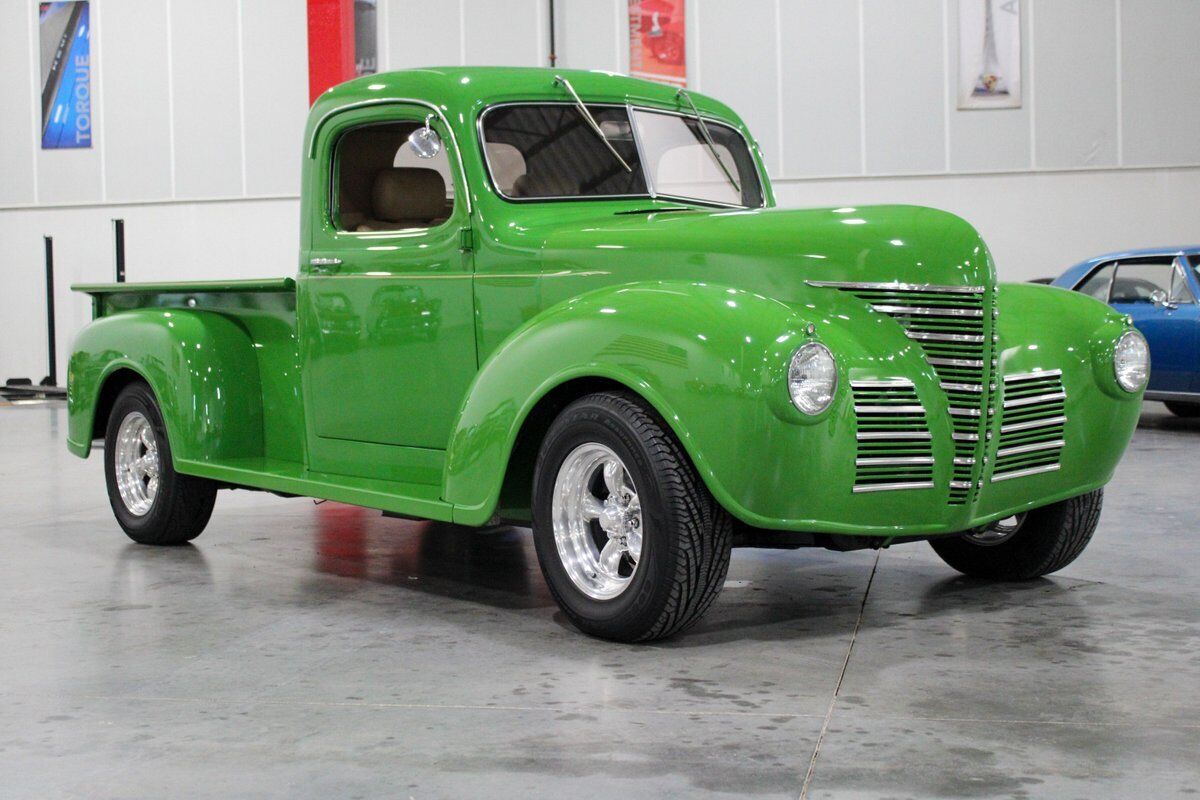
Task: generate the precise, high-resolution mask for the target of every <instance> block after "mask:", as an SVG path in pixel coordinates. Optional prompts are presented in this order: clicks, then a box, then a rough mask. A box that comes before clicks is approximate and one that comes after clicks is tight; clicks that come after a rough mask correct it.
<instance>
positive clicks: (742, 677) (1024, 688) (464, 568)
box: [0, 404, 1200, 800]
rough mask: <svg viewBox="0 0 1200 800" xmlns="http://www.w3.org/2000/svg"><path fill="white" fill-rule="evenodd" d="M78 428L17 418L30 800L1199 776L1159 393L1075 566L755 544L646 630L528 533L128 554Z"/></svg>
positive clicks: (10, 494) (1187, 430)
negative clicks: (1008, 565)
mask: <svg viewBox="0 0 1200 800" xmlns="http://www.w3.org/2000/svg"><path fill="white" fill-rule="evenodd" d="M65 429H66V416H65V411H64V409H63V408H62V407H61V406H59V405H51V406H47V405H29V406H8V407H0V498H2V500H3V503H2V506H0V507H2V509H3V521H0V797H2V798H54V797H80V798H108V797H145V798H162V797H190V798H234V797H238V798H240V797H250V798H260V797H261V798H266V797H272V798H274V797H280V798H321V799H322V800H325V799H326V798H339V800H341V799H342V798H355V797H388V798H405V797H413V798H471V797H487V798H535V797H537V798H542V797H545V798H604V797H621V798H643V797H654V798H658V797H680V798H709V797H732V796H755V797H787V798H797V797H810V798H832V797H839V798H841V797H846V798H884V797H887V798H908V797H912V798H930V797H1018V798H1025V797H1028V798H1042V797H1055V798H1088V799H1089V800H1091V799H1092V798H1100V797H1113V798H1129V797H1147V798H1166V797H1187V796H1195V795H1196V794H1197V792H1200V644H1198V643H1200V638H1198V635H1200V526H1198V524H1197V519H1198V516H1200V515H1198V513H1197V512H1198V511H1200V500H1198V497H1200V481H1198V480H1197V479H1198V478H1200V468H1198V467H1197V458H1198V456H1200V421H1180V420H1176V419H1174V418H1172V417H1170V416H1169V415H1167V414H1166V412H1165V410H1164V409H1163V408H1162V406H1159V405H1157V404H1147V406H1146V409H1145V413H1144V415H1143V418H1142V424H1141V426H1140V427H1139V429H1138V432H1137V436H1136V438H1135V439H1134V442H1133V445H1132V447H1131V449H1130V451H1129V453H1128V455H1127V456H1126V458H1125V460H1124V462H1123V464H1122V466H1121V468H1120V470H1119V472H1118V474H1117V477H1116V479H1115V481H1114V482H1113V484H1112V486H1111V487H1110V489H1109V493H1108V498H1107V504H1106V509H1105V512H1104V515H1103V517H1102V520H1101V526H1100V530H1099V532H1098V533H1097V535H1096V538H1095V540H1094V541H1093V543H1092V545H1091V547H1090V548H1089V549H1088V550H1087V552H1085V553H1084V555H1083V556H1082V557H1081V558H1080V559H1079V560H1078V561H1076V562H1075V563H1074V564H1072V565H1071V566H1070V567H1068V568H1067V569H1066V570H1064V571H1063V572H1062V573H1061V574H1059V575H1056V576H1054V577H1052V578H1050V579H1047V580H1041V581H1036V582H1033V583H1028V584H1022V585H1007V586H1003V585H987V584H983V583H977V582H973V581H970V580H966V579H963V578H959V577H956V575H955V573H953V572H951V571H950V570H949V569H948V568H946V567H944V566H943V565H942V564H941V563H940V562H939V561H938V560H937V559H936V557H935V556H934V555H933V553H932V551H930V550H929V549H928V547H926V546H925V545H922V544H916V545H905V546H898V547H896V548H894V549H892V550H888V551H885V552H883V553H881V554H879V555H878V556H877V555H876V554H875V553H871V552H859V553H848V554H838V553H830V552H825V551H819V550H810V551H804V550H801V551H795V552H773V551H752V550H741V551H736V552H735V553H734V557H733V566H732V569H731V570H730V574H729V582H728V584H727V585H726V587H725V591H724V593H723V594H722V595H721V597H720V599H719V600H718V601H717V604H716V605H715V606H714V608H713V610H712V611H711V612H710V613H709V615H708V617H707V618H706V619H705V620H704V621H703V622H702V623H701V625H700V627H699V628H697V629H695V630H693V631H692V632H691V633H689V634H687V635H685V636H683V637H682V638H679V639H677V640H674V641H670V642H666V643H660V644H655V645H649V646H638V647H630V646H620V645H614V644H607V643H604V642H599V641H595V640H591V639H588V638H585V637H583V636H581V635H580V634H578V633H576V632H575V631H573V630H572V629H571V628H570V627H569V626H568V625H567V624H566V623H565V621H564V619H563V617H562V615H561V614H560V613H559V612H558V610H557V609H556V607H555V606H554V604H553V602H552V601H551V599H550V598H549V596H548V595H547V593H546V590H545V587H544V585H543V583H542V578H541V575H540V573H539V572H538V567H537V563H536V561H535V558H534V555H533V549H532V547H531V544H530V540H529V534H528V531H525V530H514V529H505V530H498V531H492V532H487V533H478V532H473V531H469V530H465V529H460V528H454V527H450V526H443V525H433V524H425V523H411V522H403V521H399V520H388V519H383V518H381V517H380V516H379V515H378V514H376V513H372V512H368V511H364V510H361V509H356V508H351V507H347V506H338V505H335V504H332V503H328V504H323V505H314V504H313V503H312V502H311V501H309V500H303V499H295V500H284V499H280V498H276V497H273V496H271V495H264V494H257V493H250V492H223V493H221V495H220V496H219V498H218V501H217V510H216V513H215V514H214V516H213V520H212V523H211V524H210V525H209V528H208V530H207V531H206V532H205V533H204V535H203V536H201V537H200V538H199V539H197V540H196V543H195V545H194V546H189V547H184V548H174V549H155V548H147V547H139V546H137V545H134V544H131V543H130V542H128V540H126V539H125V537H124V535H123V534H122V533H121V531H120V529H119V528H118V527H117V526H116V523H115V522H114V521H113V519H112V516H111V513H110V511H109V508H108V504H107V499H106V497H105V493H104V481H103V477H102V474H101V464H100V459H99V458H97V457H96V456H95V455H93V457H92V458H90V459H88V460H86V461H81V460H79V459H76V458H74V457H71V456H69V455H68V454H67V452H66V450H65V447H64V442H63V439H64V435H65Z"/></svg>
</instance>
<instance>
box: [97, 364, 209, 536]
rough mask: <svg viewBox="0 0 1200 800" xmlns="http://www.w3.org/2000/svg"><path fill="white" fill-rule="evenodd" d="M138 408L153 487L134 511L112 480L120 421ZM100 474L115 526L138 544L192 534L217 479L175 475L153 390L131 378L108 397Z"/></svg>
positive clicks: (204, 520)
mask: <svg viewBox="0 0 1200 800" xmlns="http://www.w3.org/2000/svg"><path fill="white" fill-rule="evenodd" d="M135 413H137V414H141V415H142V416H143V417H145V418H146V420H147V421H148V422H149V424H150V429H151V431H152V432H153V435H154V441H155V445H156V447H157V451H158V489H157V492H156V493H155V495H154V498H153V501H152V503H151V505H150V508H149V510H148V511H146V512H145V513H142V514H136V513H134V512H133V511H132V510H130V507H129V506H128V505H126V502H125V500H123V499H122V497H121V491H120V488H119V487H118V484H117V470H116V452H117V436H118V433H119V431H120V429H121V423H122V422H123V421H124V420H125V419H126V418H127V417H129V416H130V415H131V414H135ZM104 479H105V483H107V485H108V501H109V503H110V504H111V505H112V509H113V514H114V515H116V518H117V522H118V523H119V524H120V525H121V528H122V529H123V530H124V531H125V533H126V534H127V535H128V536H129V538H130V539H133V540H134V541H135V542H137V543H138V544H157V545H179V544H185V543H186V542H190V541H191V540H192V539H195V538H196V537H197V536H199V535H200V533H201V532H202V531H203V530H204V526H205V525H207V524H208V519H209V517H210V516H211V515H212V510H213V504H214V503H215V502H216V498H217V485H216V484H215V483H213V482H212V481H209V480H205V479H203V478H195V477H192V476H191V475H181V474H179V473H178V472H176V471H175V467H174V465H173V462H172V459H171V445H170V443H169V442H168V441H167V431H166V426H165V425H163V418H162V414H161V413H160V412H159V410H158V402H157V401H156V400H155V398H154V392H152V391H151V390H150V387H149V386H147V385H146V384H144V383H131V384H130V385H128V386H126V387H125V388H124V389H122V390H121V393H120V394H119V395H117V399H116V402H114V403H113V407H112V413H110V414H109V417H108V427H107V429H106V432H105V436H104Z"/></svg>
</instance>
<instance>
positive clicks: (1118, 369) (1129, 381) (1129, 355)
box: [1113, 328, 1150, 394]
mask: <svg viewBox="0 0 1200 800" xmlns="http://www.w3.org/2000/svg"><path fill="white" fill-rule="evenodd" d="M1113 377H1114V378H1115V379H1116V381H1117V386H1120V387H1121V388H1122V389H1123V390H1125V391H1126V392H1129V393H1130V394H1134V393H1135V392H1139V391H1141V390H1142V389H1144V388H1145V387H1146V384H1147V383H1148V382H1149V380H1150V345H1149V344H1148V343H1147V342H1146V337H1145V336H1143V335H1142V334H1141V333H1140V332H1139V331H1138V330H1137V329H1135V328H1130V329H1129V330H1127V331H1125V332H1124V333H1122V334H1121V335H1120V336H1119V337H1117V341H1116V344H1114V345H1113Z"/></svg>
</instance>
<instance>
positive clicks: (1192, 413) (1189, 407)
mask: <svg viewBox="0 0 1200 800" xmlns="http://www.w3.org/2000/svg"><path fill="white" fill-rule="evenodd" d="M1163 405H1164V406H1166V407H1167V411H1170V412H1171V413H1172V414H1174V415H1175V416H1177V417H1185V418H1188V419H1191V418H1194V417H1200V403H1180V402H1178V401H1175V400H1167V401H1165V402H1164V403H1163Z"/></svg>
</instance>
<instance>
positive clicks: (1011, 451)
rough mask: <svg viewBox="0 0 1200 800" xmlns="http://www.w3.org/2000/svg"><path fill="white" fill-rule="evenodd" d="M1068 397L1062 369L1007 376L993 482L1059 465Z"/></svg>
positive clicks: (1031, 473)
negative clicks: (1064, 386)
mask: <svg viewBox="0 0 1200 800" xmlns="http://www.w3.org/2000/svg"><path fill="white" fill-rule="evenodd" d="M1066 400H1067V394H1066V391H1065V390H1064V389H1063V382H1062V372H1061V370H1057V369H1056V370H1046V371H1043V372H1030V373H1026V374H1023V375H1006V376H1005V378H1004V403H1003V407H1002V410H1001V416H1000V436H999V439H998V443H997V445H996V463H995V467H994V468H993V470H992V482H993V483H995V482H997V481H1007V480H1012V479H1013V478H1023V477H1025V476H1026V475H1037V474H1040V473H1043V472H1054V471H1055V470H1057V469H1058V468H1059V460H1060V459H1061V457H1062V450H1063V447H1064V446H1065V444H1066V443H1065V441H1064V438H1063V433H1064V431H1065V427H1066V424H1067V415H1066V405H1065V404H1066Z"/></svg>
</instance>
